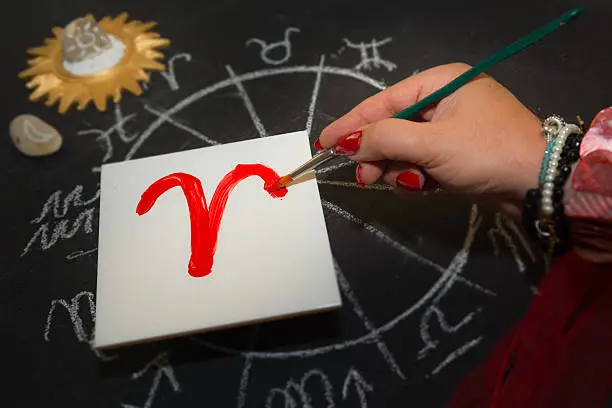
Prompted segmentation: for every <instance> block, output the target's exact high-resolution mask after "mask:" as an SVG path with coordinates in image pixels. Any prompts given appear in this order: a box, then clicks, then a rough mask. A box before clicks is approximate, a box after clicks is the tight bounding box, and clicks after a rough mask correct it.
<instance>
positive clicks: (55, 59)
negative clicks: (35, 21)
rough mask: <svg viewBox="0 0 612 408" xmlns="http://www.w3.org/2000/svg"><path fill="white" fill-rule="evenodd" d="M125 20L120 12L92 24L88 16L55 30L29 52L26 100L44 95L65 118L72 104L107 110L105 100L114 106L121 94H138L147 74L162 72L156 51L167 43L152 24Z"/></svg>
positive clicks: (24, 73)
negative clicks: (128, 92) (149, 72)
mask: <svg viewBox="0 0 612 408" xmlns="http://www.w3.org/2000/svg"><path fill="white" fill-rule="evenodd" d="M127 19H128V15H127V13H123V14H120V15H119V16H117V17H116V18H114V19H113V18H111V17H104V18H103V19H102V20H100V21H99V22H97V23H96V21H95V19H94V17H93V16H92V15H90V14H88V15H86V16H85V17H82V18H78V19H76V20H74V21H72V22H71V23H70V24H68V26H67V27H66V28H64V29H62V28H60V27H55V28H53V30H52V32H53V34H54V35H55V37H54V38H46V39H45V40H44V42H45V45H43V46H40V47H36V48H31V49H28V50H27V52H28V54H30V55H32V56H34V58H33V59H30V60H29V61H28V65H29V66H30V67H29V68H28V69H26V70H25V71H23V72H21V73H20V74H19V77H20V78H22V79H29V82H27V84H26V87H27V88H28V89H34V91H33V92H32V93H31V95H30V100H31V101H37V100H39V99H41V98H42V97H43V96H45V95H46V96H47V100H46V101H45V104H46V105H47V106H52V105H53V104H54V103H56V102H57V101H59V108H58V109H59V112H60V113H62V114H63V113H65V112H66V111H67V110H68V109H69V108H70V107H71V106H72V105H73V104H76V105H77V109H78V110H83V109H85V107H87V105H88V104H89V103H90V102H91V101H93V103H94V104H95V106H96V108H98V110H100V111H105V110H106V103H107V99H108V98H109V97H111V98H112V99H113V102H115V103H118V102H119V101H120V100H121V92H122V90H123V89H127V90H128V91H130V92H131V93H133V94H135V95H141V94H142V89H141V87H140V84H139V81H143V82H145V83H146V82H149V74H148V73H147V70H151V71H164V70H165V69H166V68H165V66H164V64H162V63H161V62H159V60H161V59H163V57H164V55H163V54H162V53H161V52H159V51H158V50H157V48H159V47H164V46H168V45H169V44H170V41H169V40H168V39H165V38H160V35H159V34H157V33H155V32H150V31H149V30H150V29H151V28H153V27H154V26H155V25H156V23H155V22H148V23H143V22H141V21H138V20H134V21H130V22H127Z"/></svg>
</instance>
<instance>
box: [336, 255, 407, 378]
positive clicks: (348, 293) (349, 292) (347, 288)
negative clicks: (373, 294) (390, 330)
mask: <svg viewBox="0 0 612 408" xmlns="http://www.w3.org/2000/svg"><path fill="white" fill-rule="evenodd" d="M334 267H335V269H336V276H337V277H338V284H339V285H340V289H341V290H342V294H343V295H344V296H345V297H346V299H347V300H348V301H349V303H350V304H351V306H352V308H353V313H355V314H356V315H357V317H359V320H361V323H362V324H363V326H364V327H365V329H366V330H367V331H369V332H373V331H375V330H376V328H375V326H374V325H373V324H372V322H370V319H368V317H367V316H366V315H365V312H364V311H363V308H362V307H361V305H360V304H359V301H358V300H357V297H356V296H355V293H354V292H353V289H352V288H351V284H350V283H349V281H348V280H347V279H346V276H344V274H343V273H342V270H341V269H340V266H339V265H338V263H337V262H336V260H335V259H334ZM374 341H375V343H376V347H377V348H378V350H379V351H380V353H381V355H382V356H383V359H384V360H385V362H386V363H387V365H388V366H389V368H390V369H391V371H393V372H394V373H395V374H396V375H397V376H398V377H400V378H401V379H402V380H405V379H406V376H405V375H404V373H403V372H402V370H401V368H400V367H399V365H398V364H397V361H396V360H395V357H394V356H393V354H392V353H391V351H390V350H389V347H388V346H387V345H386V344H385V343H384V342H383V340H382V337H381V336H380V335H377V336H376V337H375V339H374Z"/></svg>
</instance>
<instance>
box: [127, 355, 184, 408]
mask: <svg viewBox="0 0 612 408" xmlns="http://www.w3.org/2000/svg"><path fill="white" fill-rule="evenodd" d="M152 370H155V375H154V377H153V382H152V383H151V388H149V393H148V394H147V399H146V401H145V403H144V405H143V406H142V407H138V406H136V405H131V404H121V406H122V408H151V406H152V405H153V400H154V399H155V395H156V394H157V390H158V388H159V385H160V382H161V380H162V377H163V376H164V375H165V376H166V378H168V381H169V382H170V385H171V386H172V390H173V391H174V392H181V385H180V384H179V382H178V381H177V379H176V376H175V375H174V370H173V369H172V366H171V365H170V357H169V355H168V353H165V352H164V353H160V354H158V355H157V356H156V357H155V358H154V359H153V360H152V361H151V362H149V363H148V364H147V365H146V366H145V367H144V368H143V369H142V370H140V371H137V372H135V373H134V374H132V380H137V379H139V378H141V377H142V376H143V375H145V374H146V373H147V372H148V371H152Z"/></svg>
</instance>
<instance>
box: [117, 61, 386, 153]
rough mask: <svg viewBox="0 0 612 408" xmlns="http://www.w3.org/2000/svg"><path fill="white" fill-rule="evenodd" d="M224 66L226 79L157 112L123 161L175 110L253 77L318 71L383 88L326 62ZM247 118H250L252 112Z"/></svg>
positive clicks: (348, 70) (258, 129) (238, 86)
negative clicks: (240, 70) (242, 69)
mask: <svg viewBox="0 0 612 408" xmlns="http://www.w3.org/2000/svg"><path fill="white" fill-rule="evenodd" d="M227 68H229V69H228V73H229V75H230V77H229V78H228V79H225V80H222V81H220V82H217V83H215V84H213V85H210V86H208V87H206V88H202V89H200V90H198V91H196V92H194V93H192V94H191V95H189V96H187V97H186V98H184V99H183V100H181V101H179V102H178V103H177V104H175V105H174V106H172V107H171V108H169V109H167V110H166V111H164V112H162V115H160V117H158V118H157V119H155V120H154V121H153V122H152V123H151V124H150V125H149V126H148V127H147V128H146V129H145V130H144V131H142V132H141V133H140V135H139V137H138V139H137V140H136V141H135V142H134V144H132V146H131V147H130V150H129V151H128V152H127V154H126V155H125V157H124V160H131V159H132V158H133V157H134V156H135V155H136V154H137V153H138V151H139V150H140V148H142V146H143V145H144V144H145V143H146V142H147V141H148V140H149V138H150V137H151V136H153V134H154V133H155V132H156V131H157V129H159V128H160V127H161V126H162V125H163V124H164V123H166V122H167V118H170V117H174V116H175V115H176V114H177V113H179V112H181V111H182V110H183V109H185V108H187V107H189V106H191V105H192V104H194V103H195V102H197V101H199V100H200V99H202V98H205V97H207V96H209V95H211V94H213V93H215V92H217V91H220V90H222V89H225V88H227V87H232V86H233V87H237V88H238V90H239V92H240V86H241V85H242V84H243V83H244V82H248V81H253V80H257V79H263V78H267V77H272V76H277V75H292V74H310V73H315V74H316V73H317V72H319V71H322V72H323V74H325V75H333V76H341V77H346V78H352V79H356V80H359V81H361V82H363V83H365V84H368V85H370V86H372V87H374V88H376V89H379V90H382V89H385V85H384V83H382V82H379V81H376V80H374V79H372V78H370V77H368V76H366V75H364V74H363V73H361V72H359V71H355V70H352V69H348V68H338V67H330V66H327V65H326V66H324V67H322V68H321V67H320V66H318V65H315V66H306V65H298V66H293V67H279V68H270V69H263V70H259V71H255V72H248V73H245V74H240V75H236V74H234V73H233V70H232V68H231V67H227V66H226V69H227ZM232 74H233V75H232ZM242 89H243V90H244V87H242ZM244 95H246V92H245V93H244ZM242 98H243V101H244V102H245V107H246V108H247V110H248V111H249V113H251V108H252V104H250V99H249V98H248V97H247V98H244V96H243V97H242ZM247 101H249V102H247ZM251 117H252V118H253V115H252V116H251ZM255 118H256V115H255ZM255 118H254V119H255ZM258 123H261V122H260V121H259V119H258V118H257V122H255V120H254V124H256V126H259V125H258ZM262 126H263V125H262ZM256 129H257V132H258V133H259V135H260V136H261V135H262V134H263V135H265V129H262V128H257V127H256Z"/></svg>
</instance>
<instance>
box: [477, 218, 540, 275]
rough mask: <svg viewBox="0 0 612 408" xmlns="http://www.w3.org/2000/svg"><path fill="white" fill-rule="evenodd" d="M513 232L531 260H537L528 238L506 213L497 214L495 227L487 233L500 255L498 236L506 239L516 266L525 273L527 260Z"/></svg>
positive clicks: (505, 241)
mask: <svg viewBox="0 0 612 408" xmlns="http://www.w3.org/2000/svg"><path fill="white" fill-rule="evenodd" d="M510 232H512V233H513V234H514V237H516V239H517V240H518V241H519V243H520V244H521V247H522V248H523V250H524V251H525V253H526V254H527V256H528V257H529V259H530V260H531V262H535V261H536V256H535V253H534V252H533V249H532V248H531V246H530V245H529V242H528V241H527V239H526V238H525V237H524V236H523V234H522V233H521V231H520V230H519V228H518V227H517V225H516V224H515V223H514V222H513V221H512V220H511V219H509V218H508V217H506V216H505V215H502V214H500V213H497V214H495V227H493V228H491V229H490V230H489V232H488V233H487V234H488V235H489V239H490V240H491V243H492V244H493V248H494V250H495V254H496V255H499V244H498V242H497V237H501V238H502V239H503V240H504V243H505V244H506V246H507V247H508V248H509V249H510V252H511V253H512V256H513V257H514V261H515V262H516V266H517V267H518V269H519V272H521V273H523V272H525V270H526V269H527V268H526V267H525V262H523V257H522V256H521V253H520V251H519V247H518V246H517V245H516V243H515V242H514V239H513V238H512V234H510Z"/></svg>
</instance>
